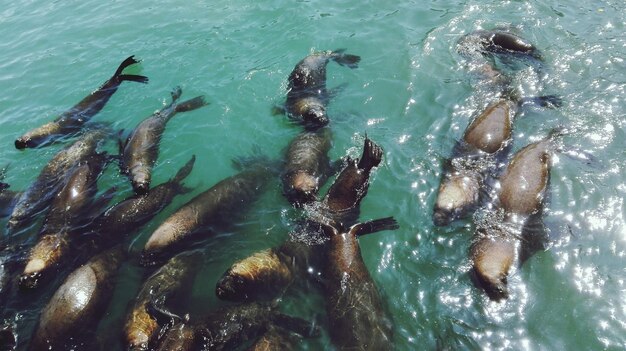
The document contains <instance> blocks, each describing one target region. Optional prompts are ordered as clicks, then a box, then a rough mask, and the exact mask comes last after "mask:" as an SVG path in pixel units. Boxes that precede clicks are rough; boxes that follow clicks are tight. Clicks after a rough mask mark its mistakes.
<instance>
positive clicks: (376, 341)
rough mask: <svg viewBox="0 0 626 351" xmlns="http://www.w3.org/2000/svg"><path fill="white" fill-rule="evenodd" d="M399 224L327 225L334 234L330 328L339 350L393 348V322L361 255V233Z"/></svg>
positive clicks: (329, 262)
mask: <svg viewBox="0 0 626 351" xmlns="http://www.w3.org/2000/svg"><path fill="white" fill-rule="evenodd" d="M397 228H398V224H397V222H396V221H395V220H394V219H393V218H392V217H389V218H383V219H378V220H374V221H370V222H365V223H359V224H356V225H354V226H352V227H350V228H349V229H348V230H338V229H336V228H335V227H333V226H325V228H324V230H325V232H326V233H327V235H328V236H329V237H330V242H329V244H328V246H327V259H326V265H325V268H324V296H325V298H326V311H327V315H328V319H329V324H328V330H329V332H330V338H331V341H332V342H333V344H334V345H335V346H336V347H337V348H338V349H339V350H391V349H392V344H393V327H392V325H393V322H392V320H391V318H390V317H389V316H388V315H387V314H386V313H385V309H384V307H383V302H382V299H381V297H380V293H379V292H378V289H377V288H376V285H375V284H374V281H373V280H372V278H371V276H370V274H369V271H368V270H367V267H366V266H365V264H364V262H363V259H362V257H361V250H360V248H359V243H358V240H357V237H358V236H360V235H365V234H369V233H374V232H378V231H382V230H394V229H397Z"/></svg>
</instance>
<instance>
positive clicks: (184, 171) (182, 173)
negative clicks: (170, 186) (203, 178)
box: [172, 155, 196, 193]
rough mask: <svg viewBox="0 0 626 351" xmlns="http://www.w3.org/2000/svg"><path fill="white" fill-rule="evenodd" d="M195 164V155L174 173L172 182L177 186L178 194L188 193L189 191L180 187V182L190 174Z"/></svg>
mask: <svg viewBox="0 0 626 351" xmlns="http://www.w3.org/2000/svg"><path fill="white" fill-rule="evenodd" d="M195 163H196V155H192V156H191V159H190V160H189V161H187V163H186V164H185V165H184V166H183V167H182V168H181V169H180V170H178V172H177V173H176V175H175V176H174V178H172V182H174V183H176V184H178V185H179V186H180V190H179V191H180V192H181V193H185V192H187V191H189V189H187V188H185V187H184V186H182V185H181V182H182V181H183V180H184V179H185V178H187V176H188V175H189V174H190V173H191V170H192V169H193V166H194V164H195Z"/></svg>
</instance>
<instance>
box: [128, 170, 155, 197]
mask: <svg viewBox="0 0 626 351" xmlns="http://www.w3.org/2000/svg"><path fill="white" fill-rule="evenodd" d="M131 174H132V179H131V183H132V184H133V190H135V193H136V194H137V195H145V194H147V193H148V190H149V189H150V178H151V177H150V171H149V170H148V169H146V168H145V167H134V168H133V169H131Z"/></svg>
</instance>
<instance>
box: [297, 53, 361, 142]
mask: <svg viewBox="0 0 626 351" xmlns="http://www.w3.org/2000/svg"><path fill="white" fill-rule="evenodd" d="M344 51H345V50H335V51H323V52H318V53H314V54H312V55H309V56H307V57H305V58H304V59H302V60H301V61H300V62H298V64H297V65H296V66H295V67H294V69H293V71H292V72H291V74H290V75H289V86H288V92H287V102H286V104H285V109H286V112H287V114H288V116H289V117H290V118H292V119H295V120H297V121H298V122H300V123H301V124H303V125H304V126H305V127H306V128H308V129H312V130H315V129H318V128H320V127H323V126H325V125H327V124H328V122H329V119H328V116H327V114H326V105H327V104H328V100H329V98H330V94H329V93H328V91H327V90H326V65H327V64H328V62H329V61H330V60H333V61H335V62H337V63H338V64H340V65H342V66H347V67H350V68H356V67H358V63H359V61H360V60H361V58H360V57H359V56H356V55H351V54H346V53H345V52H344Z"/></svg>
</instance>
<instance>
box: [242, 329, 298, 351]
mask: <svg viewBox="0 0 626 351" xmlns="http://www.w3.org/2000/svg"><path fill="white" fill-rule="evenodd" d="M299 341H300V340H299V337H298V336H297V334H294V333H291V332H289V331H287V330H285V329H283V328H280V327H275V326H272V327H270V328H269V329H268V330H267V331H266V332H265V333H263V334H262V335H261V336H260V337H259V338H258V339H257V340H256V341H255V342H254V344H252V345H250V347H249V348H247V349H246V350H247V351H275V350H281V351H290V350H297V349H298V348H297V344H298V342H299Z"/></svg>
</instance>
